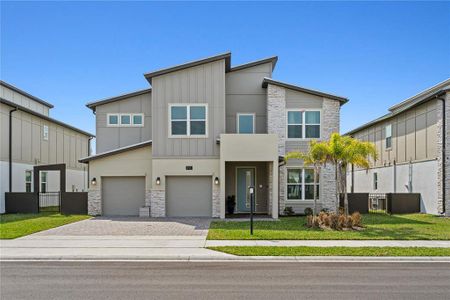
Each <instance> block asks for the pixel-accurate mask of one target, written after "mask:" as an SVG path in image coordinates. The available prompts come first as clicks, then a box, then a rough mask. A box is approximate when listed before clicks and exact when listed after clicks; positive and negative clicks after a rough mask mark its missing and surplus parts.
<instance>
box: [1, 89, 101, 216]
mask: <svg viewBox="0 0 450 300" xmlns="http://www.w3.org/2000/svg"><path fill="white" fill-rule="evenodd" d="M52 107H53V105H51V104H50V103H48V102H45V101H43V100H41V99H39V98H37V97H35V96H32V95H30V94H28V93H26V92H24V91H22V90H20V89H18V88H17V87H14V86H12V85H10V84H8V83H6V82H3V81H0V124H1V125H0V138H1V146H0V213H4V212H5V192H10V191H12V192H34V188H33V185H34V184H33V167H34V166H37V165H49V164H65V165H66V191H69V192H70V191H87V189H88V172H87V168H86V165H84V164H82V163H79V162H78V159H80V158H81V157H85V156H87V155H89V140H90V139H91V138H92V137H94V136H93V135H92V134H90V133H87V132H84V131H82V130H80V129H77V128H75V127H73V126H70V125H67V124H65V123H63V122H60V121H58V120H55V119H53V118H50V117H49V112H50V109H51V108H52ZM10 116H11V119H10ZM10 122H11V124H12V126H11V127H10ZM10 128H11V131H10ZM10 134H11V135H10ZM10 138H11V140H12V144H11V146H12V147H11V154H12V157H11V169H10ZM10 170H11V171H10ZM39 177H40V184H39V186H40V191H41V192H53V191H54V192H61V191H59V188H60V187H59V173H57V172H55V171H48V172H43V171H42V172H41V173H40V176H39ZM10 178H11V179H12V180H11V181H10ZM10 183H11V185H10Z"/></svg>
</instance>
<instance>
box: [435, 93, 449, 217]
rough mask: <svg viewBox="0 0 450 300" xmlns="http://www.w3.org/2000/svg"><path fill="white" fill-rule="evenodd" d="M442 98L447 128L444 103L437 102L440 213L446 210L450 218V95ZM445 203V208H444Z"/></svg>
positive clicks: (438, 208)
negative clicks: (443, 141) (443, 142)
mask: <svg viewBox="0 0 450 300" xmlns="http://www.w3.org/2000/svg"><path fill="white" fill-rule="evenodd" d="M441 98H443V99H445V128H444V110H443V102H442V101H441V100H438V101H437V102H436V114H437V124H436V125H437V132H436V134H437V149H436V151H437V163H438V174H437V175H438V181H437V189H438V207H437V210H438V213H440V214H442V213H443V212H444V209H445V215H446V216H450V134H449V132H450V93H448V92H447V94H446V95H444V96H442V97H441ZM444 135H445V143H446V144H445V153H444V150H443V146H444V145H443V144H442V140H443V136H444ZM444 174H445V182H446V184H445V201H444V195H443V188H442V186H443V184H444ZM444 202H445V208H444Z"/></svg>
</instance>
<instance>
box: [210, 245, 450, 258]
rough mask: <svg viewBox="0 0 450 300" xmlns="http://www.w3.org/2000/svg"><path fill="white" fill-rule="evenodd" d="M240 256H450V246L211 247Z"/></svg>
mask: <svg viewBox="0 0 450 300" xmlns="http://www.w3.org/2000/svg"><path fill="white" fill-rule="evenodd" d="M208 249H211V250H215V251H221V252H225V253H229V254H234V255H239V256H450V248H426V247H407V248H402V247H276V246H269V247H264V246H260V247H251V246H249V247H247V246H240V247H234V246H225V247H209V248H208Z"/></svg>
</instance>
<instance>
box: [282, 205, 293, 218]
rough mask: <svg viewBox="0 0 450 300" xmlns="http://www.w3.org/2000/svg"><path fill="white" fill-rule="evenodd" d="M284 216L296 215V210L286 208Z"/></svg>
mask: <svg viewBox="0 0 450 300" xmlns="http://www.w3.org/2000/svg"><path fill="white" fill-rule="evenodd" d="M284 214H285V215H287V216H292V215H295V212H294V210H293V209H292V207H291V206H286V207H285V208H284Z"/></svg>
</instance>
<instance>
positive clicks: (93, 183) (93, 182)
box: [91, 177, 97, 185]
mask: <svg viewBox="0 0 450 300" xmlns="http://www.w3.org/2000/svg"><path fill="white" fill-rule="evenodd" d="M91 183H92V185H96V184H97V179H96V178H95V177H94V178H92V181H91Z"/></svg>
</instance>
